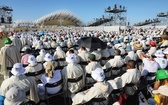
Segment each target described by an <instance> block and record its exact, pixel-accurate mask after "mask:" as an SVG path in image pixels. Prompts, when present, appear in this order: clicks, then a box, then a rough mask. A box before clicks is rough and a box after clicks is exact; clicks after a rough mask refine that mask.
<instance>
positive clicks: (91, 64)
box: [85, 54, 102, 83]
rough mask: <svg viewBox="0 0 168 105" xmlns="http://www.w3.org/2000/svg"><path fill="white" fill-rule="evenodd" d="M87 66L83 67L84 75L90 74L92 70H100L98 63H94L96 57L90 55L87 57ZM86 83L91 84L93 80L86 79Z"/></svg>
mask: <svg viewBox="0 0 168 105" xmlns="http://www.w3.org/2000/svg"><path fill="white" fill-rule="evenodd" d="M88 61H89V64H88V65H87V66H86V67H85V70H86V74H91V72H92V71H93V70H95V69H96V68H102V66H101V65H100V63H99V62H97V61H96V56H95V55H94V54H90V55H89V56H88ZM86 82H87V83H93V82H94V80H93V79H92V78H91V77H86Z"/></svg>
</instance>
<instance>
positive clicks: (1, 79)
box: [0, 39, 4, 84]
mask: <svg viewBox="0 0 168 105" xmlns="http://www.w3.org/2000/svg"><path fill="white" fill-rule="evenodd" d="M3 46H4V44H3V39H0V48H1V47H3ZM2 81H3V76H2V75H0V84H1V83H2Z"/></svg>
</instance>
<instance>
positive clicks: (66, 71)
mask: <svg viewBox="0 0 168 105" xmlns="http://www.w3.org/2000/svg"><path fill="white" fill-rule="evenodd" d="M66 62H67V63H68V65H67V66H65V67H64V68H63V70H62V71H61V73H62V78H63V81H64V88H63V89H64V91H66V93H67V95H68V96H69V95H70V94H71V93H76V92H78V91H79V90H81V89H82V88H83V87H84V85H85V72H84V70H83V69H82V67H81V65H79V64H77V56H76V54H69V55H68V56H67V57H66ZM81 76H82V79H81V80H80V81H78V82H75V83H71V82H68V79H75V78H79V77H81Z"/></svg>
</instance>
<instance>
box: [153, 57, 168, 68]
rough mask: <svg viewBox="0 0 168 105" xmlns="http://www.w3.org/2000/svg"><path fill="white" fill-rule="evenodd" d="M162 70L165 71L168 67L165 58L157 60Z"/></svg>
mask: <svg viewBox="0 0 168 105" xmlns="http://www.w3.org/2000/svg"><path fill="white" fill-rule="evenodd" d="M155 61H156V62H157V63H158V65H159V68H160V69H165V68H166V67H167V60H166V59H165V58H155Z"/></svg>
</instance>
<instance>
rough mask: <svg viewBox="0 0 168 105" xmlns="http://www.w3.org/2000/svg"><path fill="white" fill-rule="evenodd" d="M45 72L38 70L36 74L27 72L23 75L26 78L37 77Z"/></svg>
mask: <svg viewBox="0 0 168 105" xmlns="http://www.w3.org/2000/svg"><path fill="white" fill-rule="evenodd" d="M44 72H45V70H44V69H42V70H40V71H36V72H28V73H25V75H26V76H38V75H40V74H43V73H44Z"/></svg>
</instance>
